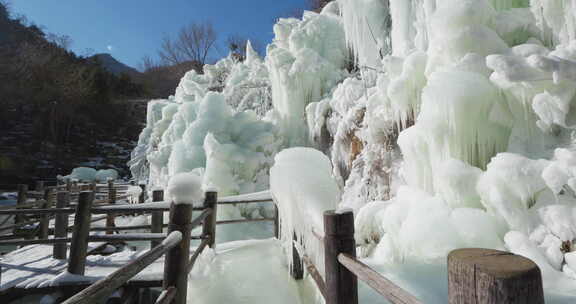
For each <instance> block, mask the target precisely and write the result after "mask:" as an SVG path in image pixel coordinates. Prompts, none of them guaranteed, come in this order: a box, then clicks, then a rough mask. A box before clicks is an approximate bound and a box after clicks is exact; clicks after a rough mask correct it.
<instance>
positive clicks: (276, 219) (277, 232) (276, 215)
mask: <svg viewBox="0 0 576 304" xmlns="http://www.w3.org/2000/svg"><path fill="white" fill-rule="evenodd" d="M274 237H276V239H280V213H279V212H278V206H277V205H276V204H274Z"/></svg>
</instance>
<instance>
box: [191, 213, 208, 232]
mask: <svg viewBox="0 0 576 304" xmlns="http://www.w3.org/2000/svg"><path fill="white" fill-rule="evenodd" d="M211 214H212V209H205V210H204V211H202V213H201V214H200V215H199V216H197V217H196V218H195V219H193V220H192V222H191V223H190V226H192V229H194V228H196V227H197V226H200V224H201V223H202V222H203V221H204V220H205V219H206V218H207V217H208V216H210V215H211Z"/></svg>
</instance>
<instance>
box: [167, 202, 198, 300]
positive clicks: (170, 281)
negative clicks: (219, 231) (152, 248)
mask: <svg viewBox="0 0 576 304" xmlns="http://www.w3.org/2000/svg"><path fill="white" fill-rule="evenodd" d="M192 208H193V205H192V204H191V203H190V204H175V203H172V205H171V206H170V223H169V224H168V234H170V233H171V232H173V231H180V232H181V233H182V241H180V243H179V244H178V246H176V247H174V248H172V249H170V251H168V253H166V256H165V258H164V280H163V285H162V286H163V289H167V288H168V287H171V286H174V287H176V289H177V294H176V297H175V299H174V301H173V302H172V303H173V304H185V303H186V296H187V293H188V291H187V286H188V271H187V269H188V259H189V258H190V237H191V233H192V225H191V224H192Z"/></svg>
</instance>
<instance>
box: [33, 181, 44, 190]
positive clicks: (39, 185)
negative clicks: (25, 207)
mask: <svg viewBox="0 0 576 304" xmlns="http://www.w3.org/2000/svg"><path fill="white" fill-rule="evenodd" d="M34 191H37V192H44V181H36V187H34Z"/></svg>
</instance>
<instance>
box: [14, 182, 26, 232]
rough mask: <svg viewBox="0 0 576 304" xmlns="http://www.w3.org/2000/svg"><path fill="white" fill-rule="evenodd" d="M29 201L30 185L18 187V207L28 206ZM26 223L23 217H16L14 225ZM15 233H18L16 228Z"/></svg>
mask: <svg viewBox="0 0 576 304" xmlns="http://www.w3.org/2000/svg"><path fill="white" fill-rule="evenodd" d="M27 200H28V185H18V199H17V200H16V207H18V205H23V204H26V201H27ZM23 221H24V217H23V216H22V215H16V217H15V218H14V224H20V223H21V222H23ZM14 229H15V230H14V232H16V229H17V228H14Z"/></svg>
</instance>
